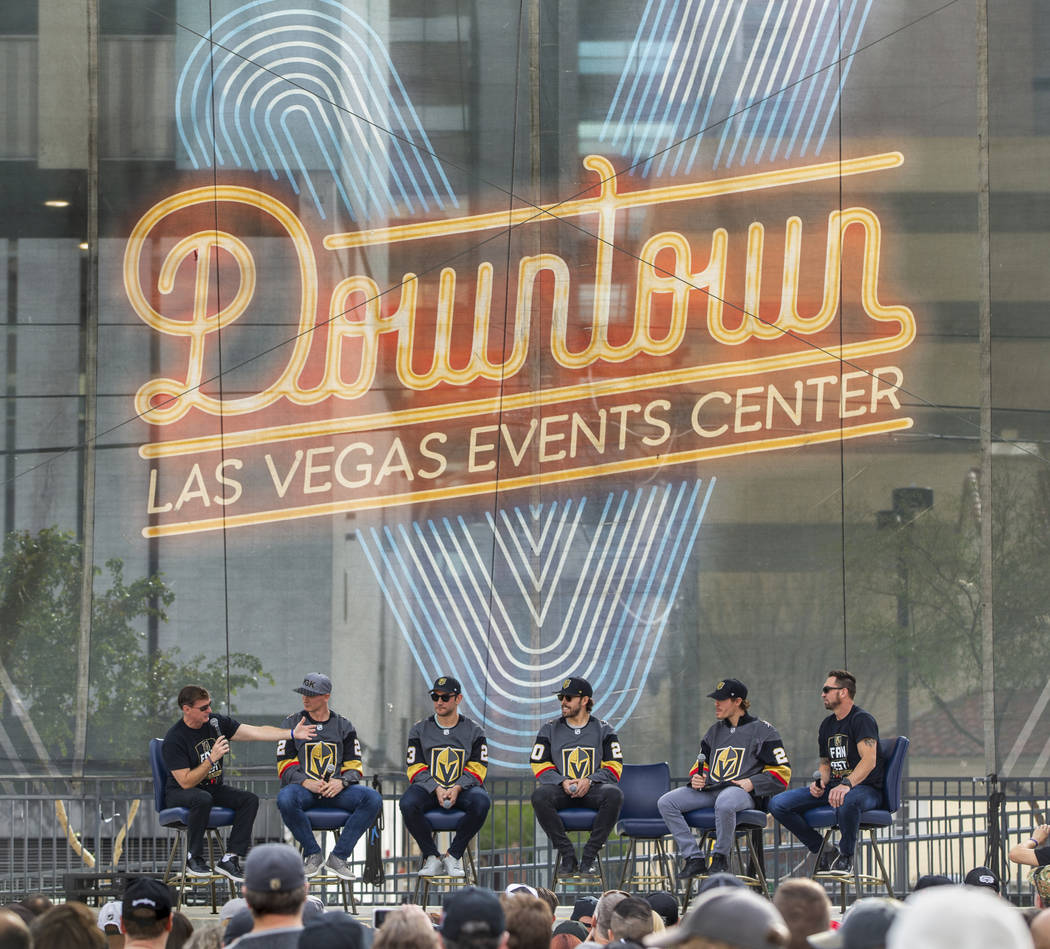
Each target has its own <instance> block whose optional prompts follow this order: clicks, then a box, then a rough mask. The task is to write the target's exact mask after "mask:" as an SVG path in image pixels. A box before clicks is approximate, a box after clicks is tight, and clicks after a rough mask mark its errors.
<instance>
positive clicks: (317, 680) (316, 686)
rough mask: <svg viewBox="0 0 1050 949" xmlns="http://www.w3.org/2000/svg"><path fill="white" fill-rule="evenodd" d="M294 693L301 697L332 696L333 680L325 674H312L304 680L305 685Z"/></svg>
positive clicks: (294, 690)
mask: <svg viewBox="0 0 1050 949" xmlns="http://www.w3.org/2000/svg"><path fill="white" fill-rule="evenodd" d="M292 691H293V692H298V693H299V694H300V695H331V694H332V680H331V679H329V678H328V676H326V675H325V674H324V673H323V672H311V673H310V674H309V675H308V676H306V678H305V679H303V684H302V685H301V686H299V688H297V689H292Z"/></svg>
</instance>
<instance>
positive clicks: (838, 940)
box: [806, 896, 901, 949]
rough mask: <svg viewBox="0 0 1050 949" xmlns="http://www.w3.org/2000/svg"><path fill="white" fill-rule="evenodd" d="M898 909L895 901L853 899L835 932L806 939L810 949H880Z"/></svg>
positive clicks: (874, 897) (875, 897) (898, 904)
mask: <svg viewBox="0 0 1050 949" xmlns="http://www.w3.org/2000/svg"><path fill="white" fill-rule="evenodd" d="M900 908H901V903H900V902H899V901H898V900H889V899H886V898H885V897H882V896H872V897H868V898H866V899H862V900H857V902H856V903H854V904H853V905H852V906H851V907H850V910H849V912H848V913H846V915H845V916H844V917H843V918H842V925H841V926H839V928H838V929H832V930H829V931H828V932H826V933H816V934H815V935H813V936H808V937H806V941H807V942H808V943H809V944H810V945H811V946H813V947H814V949H882V947H883V946H885V945H886V933H888V932H889V930H890V926H892V925H893V921H894V920H895V919H896V918H897V912H898V910H900Z"/></svg>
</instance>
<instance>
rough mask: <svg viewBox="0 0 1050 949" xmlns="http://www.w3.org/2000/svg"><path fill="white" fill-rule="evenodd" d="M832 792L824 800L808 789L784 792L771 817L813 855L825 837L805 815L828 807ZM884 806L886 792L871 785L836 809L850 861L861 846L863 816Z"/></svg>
mask: <svg viewBox="0 0 1050 949" xmlns="http://www.w3.org/2000/svg"><path fill="white" fill-rule="evenodd" d="M830 790H831V788H826V789H825V790H824V793H823V794H822V795H821V796H820V797H814V796H813V795H812V794H810V793H809V788H808V787H804V788H794V789H793V790H791V791H782V792H781V793H780V794H777V795H776V796H775V797H773V798H771V799H770V801H769V813H770V814H772V815H773V816H774V817H775V818H776V819H777V820H778V821H779V822H780V823H781V824H783V825H784V826H785V827H786V828H787V829H788V830H790V831H791V833H793V834H794V835H795V836H796V837H798V839H799V840H801V841H802V843H804V844H805V845H806V846H807V847H808V848H809V850H810V852H811V853H817V852H818V851H819V850H820V844H821V842H822V841H823V839H824V835H823V834H822V833H820V832H819V831H817V830H815V829H814V828H812V827H810V826H809V824H807V823H806V818H805V817H804V816H803V815H804V814H805V813H806V811H811V810H813V808H814V807H827V806H828V792H829V791H830ZM882 806H883V803H882V792H881V791H879V790H878V789H877V788H873V787H870V786H869V785H867V784H861V785H858V786H857V787H855V788H851V789H850V790H849V791H848V792H847V793H846V797H845V798H844V799H843V801H842V806H841V807H836V808H835V823H836V824H837V825H838V829H839V833H840V835H841V836H840V838H839V852H840V853H843V854H845V855H846V856H847V857H852V856H853V850H854V848H855V847H856V846H857V834H858V833H859V831H860V812H861V811H870V810H874V809H875V808H877V807H882Z"/></svg>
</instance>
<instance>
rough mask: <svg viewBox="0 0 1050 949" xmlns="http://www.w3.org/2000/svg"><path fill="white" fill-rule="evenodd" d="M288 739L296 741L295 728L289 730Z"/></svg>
mask: <svg viewBox="0 0 1050 949" xmlns="http://www.w3.org/2000/svg"><path fill="white" fill-rule="evenodd" d="M288 737H289V738H291V739H292V741H295V729H294V728H290V729H288Z"/></svg>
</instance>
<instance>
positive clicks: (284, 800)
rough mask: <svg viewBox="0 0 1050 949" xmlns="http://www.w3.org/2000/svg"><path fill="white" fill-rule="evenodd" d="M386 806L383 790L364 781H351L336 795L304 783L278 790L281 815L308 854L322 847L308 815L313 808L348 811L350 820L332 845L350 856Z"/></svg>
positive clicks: (341, 853)
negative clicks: (306, 785)
mask: <svg viewBox="0 0 1050 949" xmlns="http://www.w3.org/2000/svg"><path fill="white" fill-rule="evenodd" d="M382 806H383V799H382V797H380V796H379V793H378V792H377V791H374V790H372V788H369V787H365V786H364V785H363V784H351V785H350V786H349V787H347V788H344V789H343V790H342V791H340V792H339V793H338V794H337V795H336V796H335V797H321V795H320V794H314V793H313V791H307V790H306V788H304V787H303V786H302V785H301V784H287V785H285V786H284V787H283V788H281V790H280V791H278V792H277V809H278V810H279V811H280V812H281V819H282V820H283V821H284V824H285V826H286V827H287V828H288V829H289V830H290V831H291V832H292V836H293V837H294V838H295V839H296V840H297V841H298V842H299V846H300V847H302V848H303V856H305V857H309V856H310V854H314V853H320V851H321V847H320V845H319V844H318V843H317V839H316V838H315V837H314V832H313V828H312V827H310V819H309V818H308V817H307V816H306V812H307V811H308V810H310V808H312V807H334V808H338V809H339V810H341V811H346V812H347V814H346V823H345V824H343V829H342V830H341V831H340V832H339V840H338V841H337V842H336V845H335V847H334V848H333V849H332V853H334V854H335V855H336V856H337V857H342V858H343V859H344V860H347V859H349V857H350V853H351V852H352V851H353V849H354V844H356V843H357V841H358V839H359V838H360V837H361V835H362V834H363V833H364V832H365V831H366V830H368V828H369V827H371V826H372V821H374V820H375V819H376V814H378V813H379V809H380V808H381V807H382Z"/></svg>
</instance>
